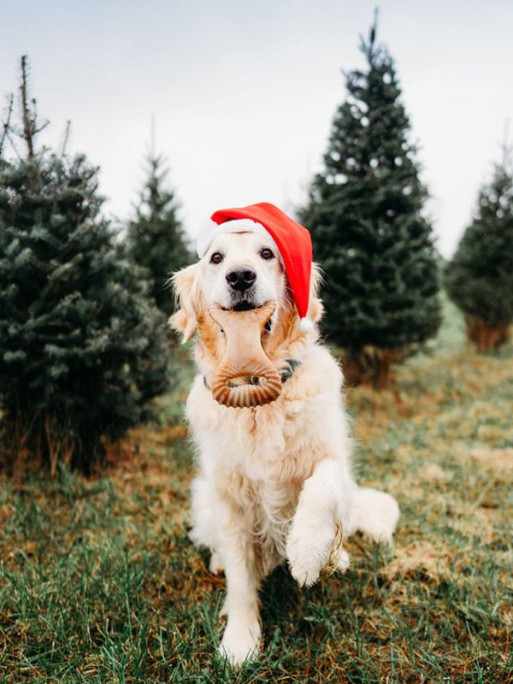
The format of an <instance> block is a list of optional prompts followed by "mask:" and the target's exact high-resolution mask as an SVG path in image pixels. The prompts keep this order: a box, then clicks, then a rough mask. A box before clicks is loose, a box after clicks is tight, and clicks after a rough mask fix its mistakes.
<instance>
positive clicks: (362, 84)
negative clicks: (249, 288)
mask: <svg viewBox="0 0 513 684" xmlns="http://www.w3.org/2000/svg"><path fill="white" fill-rule="evenodd" d="M360 49H361V52H362V53H363V55H364V57H365V61H366V68H365V69H364V70H355V71H351V72H349V73H348V74H346V88H347V98H346V100H345V101H344V102H343V103H342V104H341V106H340V107H339V108H338V110H337V113H336V115H335V118H334V121H333V126H332V131H331V136H330V139H329V144H328V150H327V152H326V154H325V156H324V165H325V168H324V171H323V172H322V173H319V174H318V175H317V176H316V177H315V179H314V181H313V183H312V185H311V189H310V197H309V202H308V206H307V207H306V208H304V209H303V210H302V211H301V212H300V218H301V220H302V222H303V223H304V225H305V226H307V227H308V228H309V229H310V230H311V232H312V238H313V243H314V256H315V258H316V260H317V261H319V262H320V264H321V266H322V268H323V270H324V274H325V277H324V287H323V290H322V296H323V299H324V303H325V308H326V314H325V319H324V329H325V332H326V333H327V334H328V336H329V339H330V340H331V341H332V342H333V343H335V344H337V345H339V346H340V347H343V348H344V349H345V358H346V364H345V371H346V377H347V378H348V379H349V380H350V381H354V382H372V383H373V384H374V385H375V386H376V387H378V386H383V385H385V384H387V382H388V380H389V369H390V365H391V364H392V363H393V362H395V361H397V360H400V359H402V358H404V357H405V356H406V355H408V354H410V353H412V352H413V350H414V349H415V348H416V347H417V346H418V345H419V344H421V343H423V342H425V341H426V340H427V339H428V338H430V337H432V336H433V335H435V333H436V331H437V329H438V326H439V324H440V305H439V300H438V289H439V285H438V269H437V264H436V255H435V250H434V247H433V240H432V228H431V226H430V224H429V222H428V221H427V220H426V218H425V217H424V216H423V213H422V210H423V206H424V202H425V200H426V197H427V192H426V189H425V188H424V187H423V185H422V183H421V181H420V180H419V169H418V164H417V162H416V159H415V156H416V149H415V146H414V145H413V144H412V143H411V142H410V141H409V132H410V124H409V120H408V117H407V115H406V112H405V109H404V106H403V104H402V103H401V99H400V96H401V89H400V86H399V83H398V79H397V75H396V71H395V67H394V62H393V60H392V58H391V57H390V55H389V54H388V52H387V50H386V49H385V48H384V47H383V46H381V45H378V44H377V42H376V21H375V22H374V25H373V26H372V28H371V31H370V36H369V39H368V41H364V40H363V39H362V41H361V45H360Z"/></svg>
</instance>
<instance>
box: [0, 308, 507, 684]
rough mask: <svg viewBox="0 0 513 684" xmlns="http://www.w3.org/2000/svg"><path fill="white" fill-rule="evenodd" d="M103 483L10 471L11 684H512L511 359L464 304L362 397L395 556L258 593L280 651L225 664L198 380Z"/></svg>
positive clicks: (3, 597)
mask: <svg viewBox="0 0 513 684" xmlns="http://www.w3.org/2000/svg"><path fill="white" fill-rule="evenodd" d="M181 372H182V376H183V377H182V382H181V383H180V389H179V390H177V391H176V392H175V393H174V394H173V395H171V396H169V397H166V399H165V400H164V401H163V402H162V406H161V413H162V425H161V426H160V427H153V428H150V427H148V428H145V429H141V430H138V431H135V432H134V433H132V435H131V436H130V439H128V440H126V441H125V442H124V444H123V445H122V446H121V447H120V448H119V449H111V450H110V453H109V458H110V464H109V466H108V468H107V469H106V470H105V471H103V472H102V473H101V475H99V476H96V477H94V478H84V477H81V476H78V475H76V474H73V473H70V472H69V471H68V470H66V469H65V468H63V469H62V470H61V472H60V474H59V477H58V478H56V479H51V478H50V477H49V476H48V475H39V476H35V475H34V476H29V477H28V479H25V480H24V481H23V482H19V481H12V480H11V479H8V478H7V477H6V476H5V475H4V474H1V473H0V522H1V525H2V528H3V533H2V536H1V538H0V560H1V565H0V683H7V682H9V683H10V684H11V683H12V684H19V683H20V682H34V683H35V682H55V683H57V682H58V683H59V684H68V683H71V682H73V683H75V682H77V683H80V682H88V683H93V682H94V683H102V684H103V683H106V682H108V683H110V682H113V683H116V682H119V683H124V682H127V683H128V682H138V683H141V684H143V683H144V684H151V683H152V682H198V683H199V682H204V683H205V684H207V683H208V684H211V683H217V682H233V683H235V682H240V683H242V682H280V683H292V682H307V681H308V682H334V683H335V682H336V683H337V684H339V683H342V684H343V683H344V682H376V683H377V682H396V683H398V684H399V683H400V684H403V683H406V682H411V683H414V684H417V683H419V682H458V683H459V682H475V683H476V684H477V683H478V682H483V683H485V682H486V683H488V682H490V683H492V682H493V683H496V682H497V683H507V682H510V681H513V654H512V649H511V630H512V624H513V574H512V570H513V541H512V539H513V536H512V532H513V522H512V521H513V516H512V513H513V488H512V484H513V431H512V425H511V420H512V419H511V415H512V405H513V347H511V346H510V347H509V348H506V349H504V350H503V351H502V352H499V353H493V354H488V355H478V354H476V353H475V352H473V351H472V350H471V349H469V348H467V347H465V344H464V335H463V331H462V324H461V319H460V318H459V316H458V315H457V313H456V312H455V311H454V310H453V309H452V308H450V307H446V317H445V322H444V327H443V329H442V332H441V334H440V335H439V337H438V339H437V340H436V342H435V344H434V345H432V347H431V349H430V351H429V353H428V354H423V355H419V356H417V357H415V358H412V359H411V360H410V361H409V362H408V363H407V364H405V365H404V366H403V367H401V368H400V369H399V370H398V372H397V382H396V384H395V386H394V387H393V388H392V389H390V390H387V391H382V392H380V393H376V392H374V391H372V390H369V389H351V390H349V391H348V396H347V401H348V408H349V411H350V413H351V415H352V417H353V419H354V422H353V429H354V433H355V435H356V437H357V440H358V452H357V456H356V460H357V465H358V473H359V478H360V480H361V481H362V482H363V483H365V484H368V485H371V486H373V485H375V486H378V487H380V488H383V489H386V490H387V491H389V492H390V493H392V494H393V495H394V496H396V497H397V499H398V500H399V502H400V505H401V511H402V518H401V521H400V526H399V529H398V533H397V540H396V545H395V548H394V549H388V548H380V547H376V546H372V545H370V544H368V543H367V542H365V541H364V540H362V539H361V538H358V537H357V538H355V539H354V540H353V541H351V542H350V544H349V550H350V552H351V559H352V565H351V569H350V570H349V572H348V573H347V574H346V575H344V576H337V575H333V576H325V577H323V578H322V579H321V581H320V582H319V584H318V585H317V586H315V587H313V588H312V589H306V590H299V589H298V588H297V586H296V585H295V583H294V581H293V580H292V579H291V577H290V575H289V574H288V571H287V570H286V569H285V568H283V569H279V570H278V571H277V572H275V573H274V574H273V575H272V576H271V577H270V578H269V579H268V581H267V582H266V583H265V586H264V587H263V589H262V594H261V598H262V606H263V611H262V612H263V624H264V632H263V633H264V641H265V650H264V652H263V654H262V656H261V657H260V659H259V660H258V662H256V663H255V664H252V665H250V666H248V667H246V668H244V669H243V670H241V671H239V672H231V671H230V670H229V669H228V668H227V667H226V665H225V664H224V662H223V661H222V660H220V659H219V658H218V657H217V655H216V645H217V643H218V641H219V638H220V634H221V632H222V628H223V619H222V618H220V617H219V612H220V608H221V602H222V597H223V590H224V579H223V578H222V577H221V578H218V577H214V576H212V575H210V574H209V572H208V570H207V565H206V560H207V554H206V553H204V552H202V551H198V550H197V549H196V548H194V547H193V546H192V544H191V542H190V541H189V539H188V536H187V532H188V529H189V517H188V487H189V482H190V478H191V474H192V472H193V464H192V458H191V454H190V450H189V448H188V445H187V439H186V429H185V427H184V426H183V423H182V419H181V410H182V403H183V400H184V398H185V395H186V386H187V384H188V382H189V380H190V377H191V373H192V370H191V366H190V365H188V364H182V371H181Z"/></svg>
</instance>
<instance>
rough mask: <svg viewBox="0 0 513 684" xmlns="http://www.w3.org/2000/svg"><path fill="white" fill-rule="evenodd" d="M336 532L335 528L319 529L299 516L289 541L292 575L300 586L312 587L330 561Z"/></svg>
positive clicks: (288, 555)
mask: <svg viewBox="0 0 513 684" xmlns="http://www.w3.org/2000/svg"><path fill="white" fill-rule="evenodd" d="M334 536H335V531H334V529H333V526H330V525H324V526H321V527H317V526H314V525H312V524H311V523H307V522H306V521H304V520H303V519H302V516H301V515H299V516H298V515H297V514H296V517H295V519H294V522H293V523H292V529H291V531H290V534H289V537H288V539H287V548H286V553H287V560H288V562H289V567H290V573H291V575H292V577H293V578H294V579H295V580H296V582H297V583H298V584H299V585H300V586H306V587H311V586H312V584H315V582H317V580H318V579H319V575H320V572H321V570H322V568H323V566H324V565H325V564H326V562H327V561H328V558H329V555H330V551H331V547H332V545H333V539H334Z"/></svg>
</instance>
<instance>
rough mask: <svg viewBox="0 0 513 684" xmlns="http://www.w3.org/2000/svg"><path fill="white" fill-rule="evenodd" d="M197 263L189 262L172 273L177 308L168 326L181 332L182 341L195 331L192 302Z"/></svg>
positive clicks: (195, 324) (196, 323)
mask: <svg viewBox="0 0 513 684" xmlns="http://www.w3.org/2000/svg"><path fill="white" fill-rule="evenodd" d="M197 270H198V264H197V263H196V264H191V266H187V267H186V268H183V269H182V270H181V271H178V272H177V273H174V274H173V276H172V278H171V284H172V286H173V290H174V292H175V296H176V300H177V302H178V306H179V309H178V311H177V312H176V313H174V314H173V315H172V316H171V318H170V319H169V324H170V326H171V327H172V328H173V329H174V330H176V331H178V332H181V333H182V334H183V338H182V342H183V343H184V344H185V342H188V341H189V340H190V339H191V337H192V336H193V335H194V333H195V332H196V328H197V327H198V318H197V314H196V307H195V303H194V299H195V296H194V291H195V289H196V286H195V283H196V273H197Z"/></svg>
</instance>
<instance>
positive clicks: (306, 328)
mask: <svg viewBox="0 0 513 684" xmlns="http://www.w3.org/2000/svg"><path fill="white" fill-rule="evenodd" d="M299 329H300V330H301V332H304V333H309V332H313V329H314V324H313V323H312V321H311V320H310V319H308V318H302V319H301V320H300V321H299Z"/></svg>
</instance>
